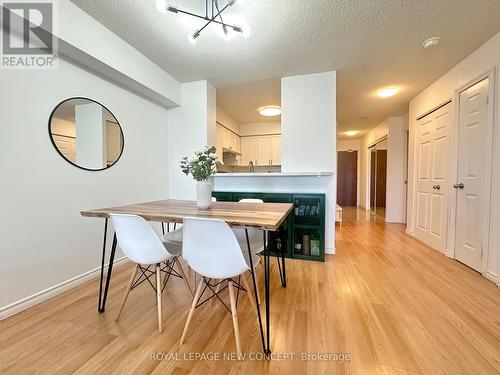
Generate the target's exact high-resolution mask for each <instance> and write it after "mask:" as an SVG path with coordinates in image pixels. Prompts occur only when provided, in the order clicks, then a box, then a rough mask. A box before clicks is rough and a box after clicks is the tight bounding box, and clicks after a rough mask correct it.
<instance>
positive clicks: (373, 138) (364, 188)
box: [359, 119, 389, 209]
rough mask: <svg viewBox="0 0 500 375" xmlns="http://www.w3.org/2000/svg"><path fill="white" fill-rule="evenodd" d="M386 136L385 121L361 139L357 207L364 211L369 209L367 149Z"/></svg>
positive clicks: (368, 153) (386, 122) (386, 121)
mask: <svg viewBox="0 0 500 375" xmlns="http://www.w3.org/2000/svg"><path fill="white" fill-rule="evenodd" d="M388 134H389V122H388V119H386V120H385V121H384V122H382V123H381V124H379V125H378V126H377V127H375V128H374V129H372V130H371V131H370V132H369V133H368V134H366V135H365V136H364V137H363V138H362V139H361V149H360V157H359V159H360V165H359V166H360V168H359V174H360V180H359V205H360V206H361V207H362V208H365V209H369V207H370V152H369V151H368V148H369V147H370V146H372V145H374V144H375V143H377V142H378V141H380V140H381V139H383V138H386V137H387V135H388Z"/></svg>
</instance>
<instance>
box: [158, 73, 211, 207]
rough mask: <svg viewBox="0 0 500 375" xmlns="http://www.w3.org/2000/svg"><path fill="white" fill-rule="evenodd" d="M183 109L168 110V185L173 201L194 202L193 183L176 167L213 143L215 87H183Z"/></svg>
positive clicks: (194, 84) (205, 84)
mask: <svg viewBox="0 0 500 375" xmlns="http://www.w3.org/2000/svg"><path fill="white" fill-rule="evenodd" d="M181 93H182V95H181V96H182V106H181V107H178V108H172V109H170V110H169V111H168V114H169V121H168V150H169V166H168V169H169V186H170V198H172V199H196V182H195V181H194V180H193V177H192V176H191V175H189V176H186V175H185V174H184V173H182V171H181V169H180V167H179V161H180V160H181V159H182V157H184V156H189V157H192V156H194V152H195V151H200V150H203V149H204V147H205V146H207V145H214V144H215V132H216V125H215V120H216V106H215V88H214V87H213V86H212V85H211V84H210V83H208V82H207V81H197V82H189V83H184V84H182V87H181Z"/></svg>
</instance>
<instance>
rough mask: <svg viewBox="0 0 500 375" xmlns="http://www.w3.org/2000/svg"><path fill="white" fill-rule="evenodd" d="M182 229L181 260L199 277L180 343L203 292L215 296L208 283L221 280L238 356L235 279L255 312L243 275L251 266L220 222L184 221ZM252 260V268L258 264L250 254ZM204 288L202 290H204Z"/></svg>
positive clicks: (196, 219) (215, 293)
mask: <svg viewBox="0 0 500 375" xmlns="http://www.w3.org/2000/svg"><path fill="white" fill-rule="evenodd" d="M183 228H184V239H183V246H182V248H183V257H184V259H185V260H186V262H187V263H188V264H189V266H190V267H191V268H192V269H193V270H194V271H195V272H196V273H198V274H200V275H201V276H202V278H201V280H200V282H199V284H198V288H197V289H196V293H195V296H194V299H193V303H192V305H191V309H190V310H189V314H188V317H187V320H186V325H185V326H184V331H183V332H182V337H181V341H180V343H181V345H182V344H183V343H184V340H185V338H186V333H187V330H188V328H189V325H190V323H191V319H192V317H193V313H194V310H195V308H196V307H197V305H198V302H199V300H200V299H201V296H202V294H203V292H204V291H205V290H206V289H209V290H210V291H211V292H212V294H213V295H212V296H211V298H213V297H215V296H217V292H215V291H214V290H213V287H214V286H215V285H212V284H211V283H210V280H212V279H216V280H220V281H219V284H220V283H221V282H223V281H224V280H227V281H228V289H229V299H230V302H231V315H232V320H233V328H234V335H235V339H236V349H237V352H238V353H241V345H240V335H239V328H238V315H237V312H236V299H235V294H234V289H240V290H241V289H242V288H241V286H240V285H239V283H238V282H236V281H235V280H234V278H238V279H239V280H240V279H241V280H242V281H243V286H244V288H245V289H246V292H247V296H248V299H249V300H250V303H251V305H252V308H253V309H254V310H255V311H256V309H257V307H256V304H255V301H254V299H253V297H252V295H251V289H250V287H249V285H248V281H247V279H246V277H245V275H244V274H245V273H246V272H247V271H249V270H250V266H249V264H248V262H247V260H245V257H244V256H243V253H242V251H241V248H240V245H239V243H238V240H237V239H236V237H235V235H234V233H233V231H232V230H231V228H230V227H229V225H228V224H227V223H226V222H224V221H221V220H215V219H198V218H189V219H188V218H186V219H184V226H183ZM252 260H253V262H254V267H255V265H257V263H258V262H259V257H258V256H256V255H253V257H252ZM235 283H236V285H235ZM204 285H205V288H203V286H204ZM202 290H203V292H202Z"/></svg>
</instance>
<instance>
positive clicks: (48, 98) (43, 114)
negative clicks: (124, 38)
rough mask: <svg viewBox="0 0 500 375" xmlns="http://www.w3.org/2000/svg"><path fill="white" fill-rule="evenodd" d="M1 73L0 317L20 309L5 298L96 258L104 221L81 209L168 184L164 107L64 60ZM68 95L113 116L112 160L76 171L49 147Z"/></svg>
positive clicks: (134, 197)
mask: <svg viewBox="0 0 500 375" xmlns="http://www.w3.org/2000/svg"><path fill="white" fill-rule="evenodd" d="M0 81H1V82H2V84H1V85H0V103H1V108H2V110H1V112H0V170H1V171H2V178H1V179H2V183H1V184H0V208H1V214H0V252H1V254H2V261H1V262H0V278H1V280H0V318H1V317H2V315H3V316H5V315H6V314H8V313H12V312H13V311H15V309H16V308H21V307H22V305H15V306H11V307H12V308H9V309H5V307H6V306H7V305H9V304H15V303H16V302H18V301H20V300H22V299H24V298H27V297H29V296H32V295H34V294H36V293H39V292H41V291H43V290H46V289H48V288H52V287H54V286H57V285H59V284H61V283H65V282H66V281H68V280H70V279H72V278H77V277H79V276H81V275H84V274H86V273H88V272H89V271H92V270H94V269H96V268H97V267H99V266H100V257H101V246H102V235H103V233H102V232H103V220H99V219H91V218H83V217H81V216H80V210H83V209H90V208H99V207H103V206H112V205H119V204H125V203H130V202H141V201H148V200H156V199H165V198H166V197H168V195H169V191H168V174H167V169H168V155H167V147H166V145H167V117H168V116H167V110H166V109H164V108H162V107H159V106H157V105H156V104H152V103H151V102H148V101H146V100H144V99H142V98H141V97H138V96H136V95H133V94H130V93H129V92H127V91H126V90H124V89H122V88H120V87H117V86H115V85H113V84H111V83H110V82H108V81H106V80H104V79H102V78H99V77H97V76H95V75H93V74H91V73H89V72H87V71H85V70H82V69H80V68H78V67H76V66H74V65H72V64H70V63H67V62H66V61H64V60H62V59H61V60H60V61H59V67H58V68H57V69H55V70H8V71H7V70H0ZM73 96H85V97H89V98H92V99H94V100H96V101H98V102H100V103H102V104H103V105H105V106H106V107H107V108H109V110H110V111H111V112H112V113H113V114H114V115H115V117H116V118H117V119H118V121H119V122H120V124H121V127H122V129H123V133H124V141H125V148H124V152H123V155H122V157H121V159H120V160H119V161H118V162H117V163H116V165H114V166H113V167H112V168H110V169H107V170H105V171H99V172H89V171H84V170H81V169H78V168H76V167H74V166H73V165H71V164H69V163H68V162H67V161H66V160H64V159H63V158H62V157H61V156H60V155H59V154H58V153H57V151H56V150H55V149H54V147H53V146H52V144H51V140H50V137H49V132H48V121H49V115H50V113H51V111H52V110H53V109H54V107H55V106H56V105H57V104H58V103H60V102H61V101H62V100H64V99H67V98H69V97H73ZM108 254H109V252H108ZM119 257H121V253H117V258H119Z"/></svg>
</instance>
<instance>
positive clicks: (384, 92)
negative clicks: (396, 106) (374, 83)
mask: <svg viewBox="0 0 500 375" xmlns="http://www.w3.org/2000/svg"><path fill="white" fill-rule="evenodd" d="M397 92H398V89H396V88H394V87H387V88H385V89H382V90H380V91H379V92H378V96H380V97H382V98H387V97H388V96H393V95H395V94H396V93H397Z"/></svg>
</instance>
